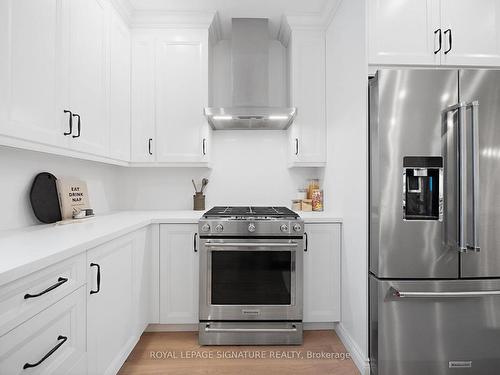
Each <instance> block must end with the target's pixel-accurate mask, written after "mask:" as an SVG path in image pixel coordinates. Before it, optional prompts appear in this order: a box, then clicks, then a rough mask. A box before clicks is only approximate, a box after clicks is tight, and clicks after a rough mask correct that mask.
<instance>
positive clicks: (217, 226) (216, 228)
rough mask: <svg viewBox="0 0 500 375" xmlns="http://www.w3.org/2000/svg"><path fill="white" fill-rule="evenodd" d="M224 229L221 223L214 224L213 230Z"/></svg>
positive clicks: (219, 230) (220, 230)
mask: <svg viewBox="0 0 500 375" xmlns="http://www.w3.org/2000/svg"><path fill="white" fill-rule="evenodd" d="M223 230H224V227H223V226H222V224H217V225H216V226H215V231H216V232H222V231H223Z"/></svg>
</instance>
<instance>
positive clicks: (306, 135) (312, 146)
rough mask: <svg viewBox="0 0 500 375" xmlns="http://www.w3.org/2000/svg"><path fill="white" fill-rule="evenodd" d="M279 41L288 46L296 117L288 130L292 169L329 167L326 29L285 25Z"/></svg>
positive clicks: (291, 95) (290, 82)
mask: <svg viewBox="0 0 500 375" xmlns="http://www.w3.org/2000/svg"><path fill="white" fill-rule="evenodd" d="M280 39H281V41H282V43H283V44H284V45H286V46H287V52H288V70H289V90H290V105H291V106H293V107H297V116H296V117H295V120H294V122H293V124H292V125H291V126H290V128H289V130H288V135H289V137H288V138H289V166H291V167H323V166H325V164H326V103H325V100H326V84H325V81H326V75H325V53H326V52H325V34H324V31H323V30H320V29H318V30H316V29H303V28H297V29H294V27H293V25H291V26H290V25H288V24H286V23H283V24H282V26H281V30H280Z"/></svg>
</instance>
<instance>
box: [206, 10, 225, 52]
mask: <svg viewBox="0 0 500 375" xmlns="http://www.w3.org/2000/svg"><path fill="white" fill-rule="evenodd" d="M208 35H209V39H210V43H212V44H213V45H215V44H217V43H218V42H219V41H221V40H222V25H221V22H220V17H219V13H218V12H215V15H214V17H213V20H212V23H211V24H210V27H209V28H208Z"/></svg>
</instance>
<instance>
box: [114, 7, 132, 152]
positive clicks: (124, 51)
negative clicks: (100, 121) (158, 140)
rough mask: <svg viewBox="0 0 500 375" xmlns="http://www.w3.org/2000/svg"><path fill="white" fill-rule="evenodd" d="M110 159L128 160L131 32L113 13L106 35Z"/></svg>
mask: <svg viewBox="0 0 500 375" xmlns="http://www.w3.org/2000/svg"><path fill="white" fill-rule="evenodd" d="M109 57H110V69H109V72H110V84H109V87H110V93H109V95H110V96H109V126H110V134H109V156H110V157H112V158H115V159H119V160H125V161H128V160H129V159H130V58H131V56H130V32H129V30H128V28H127V26H126V25H125V23H124V22H123V21H122V20H121V18H120V16H119V15H118V14H117V13H115V12H114V11H112V12H111V22H110V32H109Z"/></svg>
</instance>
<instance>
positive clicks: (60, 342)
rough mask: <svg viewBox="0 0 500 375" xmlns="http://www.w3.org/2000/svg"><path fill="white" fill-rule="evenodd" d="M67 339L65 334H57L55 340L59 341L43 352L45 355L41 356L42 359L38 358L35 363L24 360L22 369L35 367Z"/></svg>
mask: <svg viewBox="0 0 500 375" xmlns="http://www.w3.org/2000/svg"><path fill="white" fill-rule="evenodd" d="M67 340H68V338H67V337H66V336H62V335H59V336H58V337H57V341H59V343H58V344H57V345H56V346H54V347H53V348H52V349H50V351H49V352H48V353H47V354H45V355H44V356H43V357H42V359H41V360H39V361H38V362H37V363H28V362H26V363H25V364H24V366H23V370H26V369H27V368H31V367H36V366H38V365H40V364H41V363H42V362H43V361H45V360H46V359H47V358H49V357H50V356H51V355H52V354H54V353H55V351H56V350H57V349H59V348H60V347H61V346H62V344H64V343H65V342H66V341H67Z"/></svg>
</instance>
